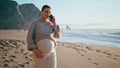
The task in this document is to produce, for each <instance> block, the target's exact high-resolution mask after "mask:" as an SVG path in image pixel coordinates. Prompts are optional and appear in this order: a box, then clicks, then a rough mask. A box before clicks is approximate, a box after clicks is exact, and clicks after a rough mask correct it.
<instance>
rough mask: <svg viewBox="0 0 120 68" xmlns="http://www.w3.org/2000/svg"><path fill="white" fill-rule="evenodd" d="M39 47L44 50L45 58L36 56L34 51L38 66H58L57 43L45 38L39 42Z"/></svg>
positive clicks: (51, 67)
mask: <svg viewBox="0 0 120 68" xmlns="http://www.w3.org/2000/svg"><path fill="white" fill-rule="evenodd" d="M37 46H38V49H39V50H41V51H42V52H43V56H44V57H43V58H42V59H41V58H40V59H39V58H36V56H35V54H34V52H33V59H34V61H35V64H36V67H37V68H57V61H56V51H55V43H54V42H53V41H52V40H50V39H43V40H40V41H38V42H37Z"/></svg>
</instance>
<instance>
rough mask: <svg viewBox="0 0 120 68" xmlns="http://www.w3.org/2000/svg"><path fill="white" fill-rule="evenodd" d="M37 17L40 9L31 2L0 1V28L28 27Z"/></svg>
mask: <svg viewBox="0 0 120 68" xmlns="http://www.w3.org/2000/svg"><path fill="white" fill-rule="evenodd" d="M39 17H40V10H39V9H38V8H37V7H35V5H33V4H22V5H18V3H17V2H15V1H12V0H1V1H0V29H23V28H28V26H29V24H31V22H32V21H33V20H34V19H36V18H39Z"/></svg>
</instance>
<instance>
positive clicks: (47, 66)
mask: <svg viewBox="0 0 120 68" xmlns="http://www.w3.org/2000/svg"><path fill="white" fill-rule="evenodd" d="M60 36H61V30H60V27H59V26H58V25H57V24H56V21H55V17H54V16H53V15H52V14H51V7H50V6H48V5H44V6H43V7H42V11H41V16H40V19H38V20H36V21H34V22H33V23H32V24H31V26H30V27H29V30H28V35H27V43H28V45H27V47H28V50H30V51H32V52H33V59H34V61H35V64H36V67H37V68H57V61H56V51H55V48H56V45H57V43H56V40H55V38H60Z"/></svg>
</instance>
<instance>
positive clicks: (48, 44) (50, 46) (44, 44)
mask: <svg viewBox="0 0 120 68" xmlns="http://www.w3.org/2000/svg"><path fill="white" fill-rule="evenodd" d="M37 46H38V49H39V50H41V51H42V52H43V55H46V54H48V53H50V52H52V51H53V50H54V42H53V41H52V40H50V39H43V40H40V41H38V42H37Z"/></svg>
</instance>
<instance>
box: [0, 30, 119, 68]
mask: <svg viewBox="0 0 120 68" xmlns="http://www.w3.org/2000/svg"><path fill="white" fill-rule="evenodd" d="M26 36H27V31H23V30H22V31H19V30H0V68H35V64H34V62H33V59H32V54H31V52H30V51H28V50H27V47H26V46H27V43H26V41H25V40H26ZM56 50H57V62H58V68H120V48H115V47H109V46H98V45H92V44H89V45H88V44H87V45H86V44H85V43H81V44H72V43H63V42H58V47H57V49H56Z"/></svg>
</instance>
